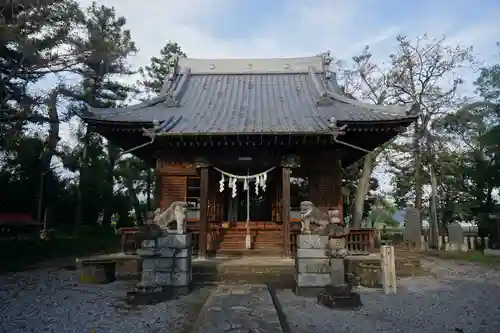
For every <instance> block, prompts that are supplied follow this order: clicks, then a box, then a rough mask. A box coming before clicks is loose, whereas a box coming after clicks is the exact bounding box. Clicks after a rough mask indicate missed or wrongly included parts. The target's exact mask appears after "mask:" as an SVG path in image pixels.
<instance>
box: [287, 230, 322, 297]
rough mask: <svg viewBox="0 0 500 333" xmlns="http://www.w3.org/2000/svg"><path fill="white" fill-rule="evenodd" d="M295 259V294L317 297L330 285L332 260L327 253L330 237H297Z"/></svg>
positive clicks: (307, 235) (309, 235) (304, 235)
mask: <svg viewBox="0 0 500 333" xmlns="http://www.w3.org/2000/svg"><path fill="white" fill-rule="evenodd" d="M297 245H298V249H297V256H296V257H295V285H296V287H295V293H296V294H297V295H299V296H306V297H316V296H317V295H318V294H319V292H321V291H322V290H324V288H325V287H326V286H327V285H328V284H330V281H331V278H330V258H329V257H328V256H327V255H326V253H325V251H326V249H327V245H328V236H322V235H312V234H301V235H298V237H297Z"/></svg>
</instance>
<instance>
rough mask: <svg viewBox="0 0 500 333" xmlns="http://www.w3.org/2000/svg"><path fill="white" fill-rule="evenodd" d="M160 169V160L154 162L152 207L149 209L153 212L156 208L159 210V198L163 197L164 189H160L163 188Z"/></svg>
mask: <svg viewBox="0 0 500 333" xmlns="http://www.w3.org/2000/svg"><path fill="white" fill-rule="evenodd" d="M161 167H162V163H161V160H159V159H158V160H157V161H156V169H155V183H154V203H153V205H154V206H153V207H152V208H150V209H151V210H155V209H157V208H161V207H160V206H161V196H162V195H163V191H164V189H163V188H162V186H163V179H162V176H161V172H160V170H161Z"/></svg>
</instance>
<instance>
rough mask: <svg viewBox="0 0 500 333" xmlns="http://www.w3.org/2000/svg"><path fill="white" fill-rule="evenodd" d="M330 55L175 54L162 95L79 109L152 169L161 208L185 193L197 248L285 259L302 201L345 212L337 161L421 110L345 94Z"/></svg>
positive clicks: (348, 159)
mask: <svg viewBox="0 0 500 333" xmlns="http://www.w3.org/2000/svg"><path fill="white" fill-rule="evenodd" d="M331 61H332V58H330V56H329V54H328V53H324V54H320V55H318V56H312V57H303V58H279V59H191V58H184V57H178V58H177V57H175V58H174V59H173V60H172V61H171V63H170V74H169V76H168V78H167V81H166V82H165V84H164V86H163V89H162V91H161V94H160V95H159V96H158V97H155V98H153V99H151V100H148V101H146V102H143V103H140V104H137V105H133V106H129V107H122V108H108V109H100V108H88V110H87V112H86V113H85V114H83V115H82V118H83V119H84V121H85V122H86V123H87V124H88V126H89V127H90V128H91V129H92V130H93V131H96V132H98V133H100V134H101V135H103V136H104V137H106V138H107V139H108V140H109V141H111V142H112V143H114V144H115V145H117V146H119V147H121V148H123V149H125V150H129V149H133V148H137V149H134V151H133V154H135V155H136V156H137V157H139V158H141V159H143V160H144V161H146V162H148V163H149V164H150V165H151V166H152V167H155V169H156V194H155V201H156V202H155V204H156V206H157V207H161V208H162V209H166V208H168V207H169V206H170V205H171V204H172V203H173V202H175V201H186V202H187V203H188V206H189V208H188V230H189V231H191V232H192V233H193V235H194V240H193V242H194V248H195V250H196V251H197V252H198V255H199V256H202V257H204V256H207V255H213V254H227V255H230V254H240V255H241V254H243V255H244V254H262V255H282V256H285V257H290V256H293V253H294V251H295V236H294V235H295V234H296V233H297V232H298V231H299V230H300V219H299V205H300V202H301V201H305V200H308V201H311V202H312V203H313V204H314V205H315V206H316V207H318V208H319V209H321V210H324V211H327V210H329V209H338V210H341V207H342V194H341V170H342V168H345V167H347V166H349V165H351V164H352V163H354V162H355V161H357V160H359V159H360V158H361V157H363V156H364V155H365V154H366V153H367V152H369V151H372V150H373V149H375V148H377V147H379V146H380V145H382V144H383V143H385V142H387V141H389V140H391V139H392V138H394V137H395V136H396V135H398V133H401V132H402V131H404V130H405V128H406V127H408V126H409V125H410V124H411V123H412V122H414V121H415V120H416V119H417V117H418V114H419V108H418V106H417V105H409V106H404V107H403V106H379V105H373V104H368V103H365V102H361V101H357V100H353V99H350V98H347V97H346V96H344V95H342V94H341V92H340V89H339V87H338V85H337V81H336V75H335V72H332V71H330V69H329V68H330V63H331ZM152 208H153V209H154V208H156V207H152Z"/></svg>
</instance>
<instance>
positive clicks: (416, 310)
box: [278, 259, 500, 333]
mask: <svg viewBox="0 0 500 333" xmlns="http://www.w3.org/2000/svg"><path fill="white" fill-rule="evenodd" d="M422 266H423V267H425V268H427V269H429V270H430V271H431V272H432V273H433V274H434V276H435V277H419V278H415V279H403V280H399V281H398V293H397V295H396V296H386V295H384V294H383V293H382V292H381V291H378V290H373V289H371V290H370V289H362V288H360V290H359V292H360V293H361V300H362V302H363V304H364V306H363V308H362V309H361V310H360V311H358V312H352V311H345V312H344V311H335V312H334V313H332V311H331V310H329V309H326V308H324V307H322V306H319V305H317V304H316V302H315V301H314V300H309V299H299V298H297V297H295V295H294V294H293V293H292V292H289V291H281V292H278V297H279V299H280V302H281V305H282V307H283V311H284V312H285V315H286V317H287V321H288V324H289V327H290V330H291V332H292V333H315V332H318V333H320V332H321V333H334V332H335V333H339V332H342V333H362V332H363V333H364V332H366V333H375V332H397V333H417V332H418V333H420V332H421V333H427V332H429V333H430V332H436V333H445V332H455V333H462V332H465V333H483V332H484V333H486V332H491V333H498V332H500V270H497V269H493V268H489V267H487V266H483V265H480V264H472V263H463V264H460V263H456V262H452V261H444V260H439V259H435V260H422Z"/></svg>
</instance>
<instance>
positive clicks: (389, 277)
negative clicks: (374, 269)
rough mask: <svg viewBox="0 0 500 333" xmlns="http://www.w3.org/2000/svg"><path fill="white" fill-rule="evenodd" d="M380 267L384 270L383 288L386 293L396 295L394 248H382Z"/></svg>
mask: <svg viewBox="0 0 500 333" xmlns="http://www.w3.org/2000/svg"><path fill="white" fill-rule="evenodd" d="M380 267H381V269H382V286H383V289H384V293H385V294H387V295H389V294H395V293H396V265H395V253H394V246H387V245H384V246H381V247H380Z"/></svg>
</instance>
